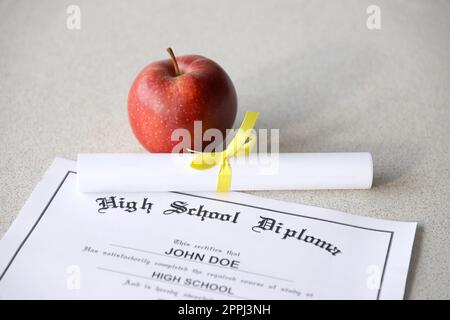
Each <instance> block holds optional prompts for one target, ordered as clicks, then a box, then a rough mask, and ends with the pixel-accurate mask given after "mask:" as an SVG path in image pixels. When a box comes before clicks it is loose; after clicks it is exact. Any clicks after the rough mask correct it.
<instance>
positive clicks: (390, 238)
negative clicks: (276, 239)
mask: <svg viewBox="0 0 450 320" xmlns="http://www.w3.org/2000/svg"><path fill="white" fill-rule="evenodd" d="M71 173H73V174H77V173H76V172H75V171H71V170H69V171H67V172H66V174H65V175H64V177H63V179H62V180H61V182H60V183H59V185H58V187H57V188H56V190H55V192H54V193H53V195H52V196H51V198H50V200H49V201H48V203H47V204H46V206H45V207H44V210H42V212H41V214H40V215H39V217H38V218H37V220H36V222H35V223H34V224H33V226H32V227H31V229H30V231H29V232H28V234H27V235H26V236H25V238H24V239H23V241H22V242H21V243H20V245H19V247H18V248H17V250H16V252H15V253H14V254H13V256H12V257H11V260H10V261H9V263H8V264H7V266H6V268H5V270H4V271H3V272H2V274H1V275H0V281H1V280H2V279H3V277H4V276H5V274H6V272H7V271H8V269H9V267H10V266H11V264H12V263H13V262H14V259H15V258H16V257H17V255H18V254H19V252H20V250H21V249H22V247H23V246H24V244H25V242H26V241H27V240H28V238H29V237H30V235H31V233H32V232H33V231H34V230H35V229H36V226H37V225H38V223H39V221H41V219H42V217H43V216H44V214H45V212H46V211H47V209H48V208H49V206H50V204H51V203H52V201H53V199H55V197H56V194H57V193H58V191H59V190H60V189H61V187H62V186H63V184H64V182H65V181H66V180H67V177H68V176H69V174H71ZM172 193H177V194H181V195H185V196H189V197H196V198H202V199H207V200H212V201H219V202H225V203H231V204H235V205H239V206H244V207H249V208H255V209H259V210H266V211H271V212H276V213H281V214H285V215H290V216H295V217H301V218H306V219H313V220H319V221H323V222H328V223H334V224H339V225H343V226H347V227H352V228H358V229H364V230H368V231H376V232H385V233H389V234H390V236H389V244H388V248H387V251H386V258H385V260H384V265H383V272H382V274H381V279H380V287H379V288H378V293H377V300H379V299H380V293H381V288H382V286H383V279H384V273H385V271H386V265H387V261H388V259H389V252H390V249H391V244H392V238H393V237H394V231H389V230H379V229H371V228H365V227H361V226H355V225H351V224H346V223H342V222H336V221H332V220H326V219H322V218H316V217H308V216H304V215H300V214H296V213H290V212H285V211H280V210H274V209H269V208H264V207H258V206H252V205H249V204H245V203H239V202H233V201H227V200H222V199H215V198H209V197H204V196H199V195H195V194H189V193H184V192H178V191H172Z"/></svg>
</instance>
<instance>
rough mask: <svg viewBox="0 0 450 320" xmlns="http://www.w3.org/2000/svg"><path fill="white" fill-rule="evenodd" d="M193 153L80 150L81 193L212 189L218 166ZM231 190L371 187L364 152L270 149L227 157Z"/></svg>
mask: <svg viewBox="0 0 450 320" xmlns="http://www.w3.org/2000/svg"><path fill="white" fill-rule="evenodd" d="M196 156H197V155H196V154H190V153H183V154H174V153H155V154H152V153H145V154H79V155H78V164H77V166H78V168H77V172H78V175H77V176H78V187H79V190H80V191H82V192H146V191H149V192H153V191H215V190H216V188H217V176H218V171H219V169H220V168H219V166H215V167H213V168H211V169H209V170H194V169H192V168H191V167H190V163H191V161H192V159H194V157H196ZM229 163H230V166H231V170H232V177H231V187H230V189H231V190H232V191H233V190H234V191H244V190H317V189H370V188H371V186H372V179H373V163H372V156H371V154H370V153H367V152H353V153H352V152H349V153H273V154H256V153H251V154H249V155H247V156H242V157H232V158H229Z"/></svg>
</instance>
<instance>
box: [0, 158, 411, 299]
mask: <svg viewBox="0 0 450 320" xmlns="http://www.w3.org/2000/svg"><path fill="white" fill-rule="evenodd" d="M75 168H76V164H75V162H72V161H68V160H62V159H57V160H55V162H54V163H53V165H52V166H51V167H50V169H49V170H48V171H47V173H46V174H45V176H44V178H43V179H42V181H41V182H40V183H39V184H38V186H37V187H36V189H35V190H34V191H33V193H32V195H31V197H30V198H29V199H28V201H27V203H26V204H25V206H24V208H23V209H22V211H21V212H20V214H19V215H18V217H17V219H16V220H15V222H14V223H13V225H12V226H11V228H10V230H9V231H8V232H7V233H6V235H5V236H4V237H3V239H2V240H1V242H0V298H3V299H6V298H12V299H15V298H44V299H45V298H59V299H81V298H83V299H89V298H114V299H116V298H125V299H156V298H157V299H347V298H356V299H401V298H403V294H404V289H405V283H406V277H407V272H408V266H409V261H410V255H411V248H412V244H413V239H414V233H415V229H416V224H415V223H409V222H394V221H386V220H378V219H371V218H366V217H360V216H354V215H349V214H345V213H341V212H337V211H333V210H328V209H322V208H316V207H310V206H303V205H298V204H292V203H286V202H281V201H275V200H268V199H263V198H260V197H255V196H250V195H246V194H242V193H233V192H231V193H226V194H218V193H182V192H155V193H101V194H98V193H81V192H80V191H78V188H77V173H76V172H75Z"/></svg>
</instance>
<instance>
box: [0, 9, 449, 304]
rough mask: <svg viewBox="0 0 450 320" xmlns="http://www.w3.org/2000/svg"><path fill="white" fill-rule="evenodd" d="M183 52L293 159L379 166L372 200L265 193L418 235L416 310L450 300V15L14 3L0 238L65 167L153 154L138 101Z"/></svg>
mask: <svg viewBox="0 0 450 320" xmlns="http://www.w3.org/2000/svg"><path fill="white" fill-rule="evenodd" d="M70 4H77V5H79V7H80V9H81V29H80V30H69V29H67V27H66V19H67V17H68V15H67V13H66V8H67V6H68V5H70ZM370 4H376V5H378V6H379V7H380V9H381V30H369V29H368V28H367V27H366V19H367V17H368V15H367V14H366V8H367V6H368V5H370ZM169 45H170V46H172V47H173V48H174V50H175V52H176V53H177V54H179V55H181V54H190V53H199V54H202V55H205V56H207V57H210V58H212V59H214V60H216V61H217V62H218V63H219V64H221V65H222V66H223V67H224V69H225V70H227V71H228V73H229V75H230V77H231V78H232V79H233V81H234V84H235V86H236V88H237V92H238V98H239V113H238V119H239V120H240V119H242V116H243V114H244V112H245V111H247V110H252V109H256V110H259V111H261V112H262V115H261V118H260V120H259V122H258V127H259V128H280V132H281V133H280V134H281V137H280V139H281V142H280V151H282V152H327V151H370V152H372V154H373V157H374V164H375V181H374V187H373V188H372V189H371V190H365V191H358V190H347V191H290V192H275V191H274V192H253V193H254V194H256V195H259V196H262V197H267V198H274V199H281V200H287V201H292V202H297V203H304V204H310V205H316V206H322V207H327V208H334V209H338V210H341V211H345V212H349V213H354V214H359V215H364V216H369V217H377V218H387V219H394V220H402V221H417V222H418V223H419V226H418V230H417V235H416V241H415V244H414V248H413V257H412V261H411V268H410V273H409V277H408V283H407V290H406V298H409V299H429V298H436V299H449V298H450V294H449V288H450V272H449V266H450V259H449V256H450V251H449V248H450V246H449V245H450V241H449V240H450V239H449V211H450V199H449V198H450V170H449V165H450V161H449V160H450V156H449V154H450V124H449V122H450V87H449V83H450V56H449V52H450V1H437V0H436V1H425V0H423V1H398V0H395V1H381V0H375V1H365V0H354V1H342V0H341V1H325V0H323V1H275V0H274V1H256V0H255V1H208V0H202V1H162V0H161V1H160V0H158V1H156V0H152V1H111V0H108V1H106V0H105V1H99V0H95V1H92V0H91V1H79V0H71V1H61V0H59V1H57V0H55V1H47V0H45V1H31V0H30V1H16V0H14V1H13V0H11V1H8V0H6V1H5V0H0V152H1V153H0V177H1V185H0V186H1V187H0V188H1V189H0V236H1V235H3V234H4V232H5V231H6V230H7V229H8V227H9V226H10V224H11V223H12V221H13V220H14V218H15V216H16V215H17V213H18V212H19V210H20V208H21V207H22V205H23V204H24V202H25V200H26V199H27V198H28V196H29V195H30V193H31V191H32V189H33V187H34V186H35V185H36V183H37V182H38V181H39V179H40V178H41V176H42V174H43V173H44V172H45V170H46V169H47V167H48V166H49V165H50V163H51V162H52V161H53V159H54V158H55V157H57V156H58V157H65V158H69V159H76V155H77V153H79V152H143V148H142V147H141V146H140V145H139V144H138V142H137V140H136V139H135V138H134V136H133V134H132V133H131V130H130V127H129V124H128V119H127V111H126V101H127V94H128V89H129V87H130V85H131V82H132V81H133V79H134V77H135V76H136V74H137V73H138V72H139V70H140V69H141V68H142V67H144V66H145V65H146V64H148V63H149V62H152V61H154V60H157V59H162V58H166V52H165V48H166V47H167V46H169Z"/></svg>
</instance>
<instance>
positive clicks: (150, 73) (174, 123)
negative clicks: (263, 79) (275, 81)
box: [128, 48, 237, 152]
mask: <svg viewBox="0 0 450 320" xmlns="http://www.w3.org/2000/svg"><path fill="white" fill-rule="evenodd" d="M167 51H168V52H169V54H170V56H171V59H167V60H161V61H157V62H154V63H152V64H149V65H148V66H147V67H145V68H144V69H143V70H142V71H141V72H140V73H139V75H138V76H137V78H136V79H135V80H134V83H133V85H132V86H131V89H130V92H129V94H128V116H129V120H130V124H131V128H132V130H133V132H134V134H135V135H136V138H137V139H138V140H139V142H140V143H141V144H142V145H143V146H144V147H145V148H146V149H147V150H148V151H150V152H172V150H173V147H174V146H175V145H177V144H178V143H179V141H172V139H171V136H172V132H173V131H174V130H175V129H178V128H184V129H187V130H188V131H189V133H190V136H191V137H192V138H191V141H192V143H191V145H190V148H191V149H194V143H193V141H194V121H202V131H203V132H204V131H206V130H208V129H210V128H216V129H219V130H220V131H221V132H222V134H223V137H225V130H226V129H228V128H232V126H233V123H234V119H235V118H236V111H237V97H236V91H235V89H234V86H233V83H232V82H231V79H230V78H229V77H228V75H227V73H226V72H225V71H224V70H223V69H222V68H221V67H220V66H219V65H218V64H217V63H215V62H214V61H212V60H210V59H208V58H205V57H202V56H199V55H187V56H180V57H175V55H174V54H173V52H172V50H171V49H170V48H169V49H167ZM203 132H202V136H203ZM208 143H210V142H208V141H205V142H203V143H202V148H204V147H205V146H206V145H207V144H208ZM199 151H201V150H199Z"/></svg>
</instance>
